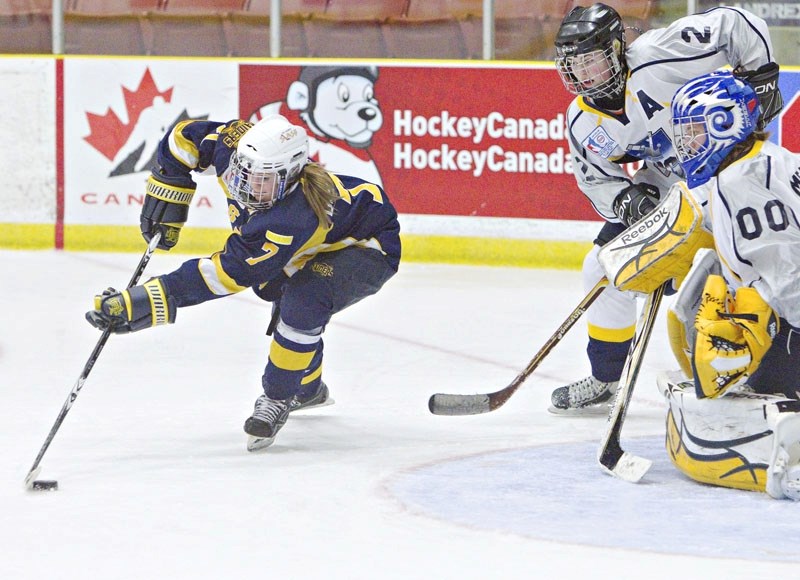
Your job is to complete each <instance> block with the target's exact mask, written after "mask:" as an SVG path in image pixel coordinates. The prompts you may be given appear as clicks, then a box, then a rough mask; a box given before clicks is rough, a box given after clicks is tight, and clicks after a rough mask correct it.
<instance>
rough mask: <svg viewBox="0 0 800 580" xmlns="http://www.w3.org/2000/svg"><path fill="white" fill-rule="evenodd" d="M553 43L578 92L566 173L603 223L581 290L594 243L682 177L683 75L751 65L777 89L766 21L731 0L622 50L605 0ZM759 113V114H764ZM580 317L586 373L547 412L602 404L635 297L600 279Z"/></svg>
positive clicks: (625, 344) (752, 77)
mask: <svg viewBox="0 0 800 580" xmlns="http://www.w3.org/2000/svg"><path fill="white" fill-rule="evenodd" d="M556 50H557V55H558V57H557V59H556V65H557V68H558V71H559V74H560V75H561V78H562V80H563V81H564V84H565V86H566V87H567V89H568V90H569V91H570V92H572V93H574V94H576V95H577V97H576V98H575V99H574V101H573V102H572V103H571V104H570V106H569V108H568V112H567V117H568V139H569V146H570V152H571V155H572V159H573V168H574V173H575V178H576V180H577V184H578V186H579V187H580V189H581V190H582V191H583V193H584V194H585V195H586V196H587V198H588V199H589V201H590V202H591V203H592V205H593V206H594V208H595V210H596V211H597V213H598V214H599V215H600V216H602V217H603V218H604V219H605V220H606V221H607V223H606V224H605V225H604V226H603V228H602V229H601V230H600V232H599V234H598V236H597V239H596V240H595V247H594V248H593V249H592V251H590V253H589V254H588V255H587V256H586V258H585V260H584V264H583V282H584V286H585V288H586V289H587V291H588V289H590V288H592V287H593V286H594V285H595V284H596V283H597V281H598V280H599V279H600V278H601V277H602V276H603V270H602V268H601V267H600V266H599V264H598V261H597V253H598V251H599V248H600V247H601V246H602V245H604V244H605V243H607V242H608V241H609V240H611V239H613V238H614V237H615V236H616V235H617V234H619V233H620V232H621V231H622V230H624V229H625V227H627V226H628V225H631V224H633V223H635V222H637V221H639V220H640V219H641V218H642V217H643V216H644V215H646V214H647V213H648V212H649V211H651V210H652V209H653V208H654V207H655V204H656V203H657V201H658V199H659V197H660V196H661V195H663V194H665V193H666V192H667V191H668V190H669V187H670V186H671V185H672V184H674V183H676V182H677V181H679V180H682V179H683V177H684V174H683V169H682V168H681V165H680V163H679V162H678V160H677V157H676V154H675V150H674V148H673V146H672V143H671V115H670V101H671V99H672V96H673V95H674V93H675V92H676V91H677V90H678V89H679V88H680V87H681V86H682V85H683V84H684V83H685V82H686V81H688V80H690V79H692V78H694V77H696V76H698V75H701V74H705V73H709V72H712V71H714V70H717V69H719V68H720V67H723V66H725V65H731V66H732V67H733V68H735V69H736V70H737V71H750V72H741V74H742V75H743V76H745V77H746V78H748V80H749V81H750V82H752V83H754V84H758V83H762V84H764V85H765V86H771V87H773V90H777V76H778V66H777V65H776V64H775V63H773V62H772V60H773V58H774V55H773V51H772V45H771V41H770V37H769V31H768V29H767V25H766V23H765V22H764V21H763V20H762V19H761V18H758V17H756V16H755V15H753V14H751V13H750V12H747V11H746V10H742V9H738V8H731V7H718V8H713V9H711V10H709V11H707V12H704V13H702V14H696V15H692V16H687V17H685V18H681V19H679V20H676V21H675V22H674V23H673V24H671V25H670V26H668V27H666V28H661V29H656V30H651V31H648V32H645V33H644V34H642V36H640V37H639V38H638V39H636V40H635V41H634V42H632V43H631V44H630V46H627V48H626V43H625V32H624V30H623V25H622V21H621V19H620V17H619V15H618V14H617V13H616V11H614V10H613V9H612V8H610V7H608V6H606V5H604V4H594V5H592V6H590V7H588V8H583V7H578V8H575V9H573V10H572V11H571V12H570V13H569V14H568V15H567V16H566V17H565V19H564V21H563V22H562V24H561V27H560V29H559V32H558V35H557V37H556ZM778 94H779V93H778ZM767 100H768V99H764V102H767ZM778 100H779V98H778ZM763 104H764V103H763V102H762V105H763ZM777 108H778V110H779V109H780V106H778V107H777ZM764 112H765V118H768V116H767V115H766V113H770V112H768V111H766V110H765V111H764ZM770 114H773V116H774V114H776V112H774V113H770ZM769 118H771V117H769ZM636 161H643V162H644V166H643V167H642V169H640V170H639V171H637V172H636V174H635V176H634V177H633V178H631V177H630V176H629V175H628V173H627V172H626V171H625V167H624V166H625V164H626V163H629V162H636ZM701 201H702V200H701ZM587 319H588V323H589V325H588V326H589V344H588V348H587V352H588V355H589V360H590V363H591V369H592V375H591V376H590V377H587V378H585V379H582V380H580V381H576V382H575V383H572V384H570V385H567V386H565V387H560V388H558V389H556V390H555V391H554V392H553V396H552V403H553V406H552V407H551V409H550V410H551V411H553V412H556V413H570V412H577V413H585V412H591V411H592V410H593V409H594V410H595V411H603V408H604V407H605V404H604V403H606V402H607V401H608V400H609V399H610V398H611V395H612V393H613V392H614V390H615V389H616V388H617V385H618V381H619V378H620V375H621V372H622V368H623V365H624V363H625V358H626V356H627V353H628V350H629V345H630V341H631V339H632V338H633V335H634V331H635V322H636V299H635V296H634V295H632V294H631V293H628V292H621V291H619V290H618V289H616V288H614V287H611V286H609V288H608V289H607V290H606V291H605V292H604V293H603V295H601V296H600V298H599V299H598V300H597V301H596V302H595V303H594V304H593V305H592V307H591V308H590V309H589V311H588V312H587ZM606 408H607V407H606Z"/></svg>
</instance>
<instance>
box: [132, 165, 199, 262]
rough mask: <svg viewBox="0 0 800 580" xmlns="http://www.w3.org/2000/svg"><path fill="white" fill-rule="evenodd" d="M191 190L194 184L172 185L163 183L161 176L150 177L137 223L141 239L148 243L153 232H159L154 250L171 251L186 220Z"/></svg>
mask: <svg viewBox="0 0 800 580" xmlns="http://www.w3.org/2000/svg"><path fill="white" fill-rule="evenodd" d="M195 187H196V186H194V184H193V185H192V187H181V186H178V185H172V184H169V183H166V179H165V178H164V177H163V176H160V175H159V176H156V175H151V176H150V178H149V179H148V180H147V191H146V195H145V198H144V205H142V213H141V217H140V219H139V221H140V226H141V230H142V236H144V239H145V240H147V242H148V243H150V240H151V239H152V238H153V236H154V235H155V234H156V232H161V241H159V243H158V248H159V249H161V250H170V249H172V248H173V247H175V244H177V243H178V236H180V233H181V228H182V227H183V224H185V223H186V218H187V217H188V216H189V204H190V203H191V201H192V196H194V190H195Z"/></svg>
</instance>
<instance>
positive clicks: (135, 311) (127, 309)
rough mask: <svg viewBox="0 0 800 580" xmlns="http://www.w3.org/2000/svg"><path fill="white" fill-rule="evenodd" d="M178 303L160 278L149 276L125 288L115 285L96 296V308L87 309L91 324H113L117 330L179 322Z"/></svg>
mask: <svg viewBox="0 0 800 580" xmlns="http://www.w3.org/2000/svg"><path fill="white" fill-rule="evenodd" d="M175 313H176V307H175V303H174V302H172V301H171V300H170V298H169V295H168V294H167V292H166V289H165V287H164V284H163V283H162V282H161V279H160V278H153V279H152V280H148V281H147V282H145V283H144V284H142V285H141V286H133V287H132V288H128V289H127V290H123V291H122V292H118V291H116V290H114V289H113V288H109V289H108V290H105V291H104V292H103V293H102V294H101V295H99V296H95V297H94V310H90V311H89V312H87V313H86V320H88V321H89V324H91V325H92V326H94V327H95V328H99V329H100V330H106V329H107V328H109V327H111V332H113V333H114V334H126V333H128V332H136V331H137V330H142V329H143V328H149V327H151V326H159V325H162V324H172V323H173V322H175Z"/></svg>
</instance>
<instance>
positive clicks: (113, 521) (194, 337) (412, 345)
mask: <svg viewBox="0 0 800 580" xmlns="http://www.w3.org/2000/svg"><path fill="white" fill-rule="evenodd" d="M184 259H186V256H175V255H170V254H163V253H159V254H157V255H156V256H154V258H153V260H152V262H151V264H150V266H149V268H148V270H147V272H146V273H145V278H147V277H148V276H150V275H156V274H159V273H165V272H168V271H170V270H172V269H173V268H174V267H176V266H177V265H178V264H179V263H180V262H181V261H182V260H184ZM137 261H138V256H136V255H132V254H87V253H82V254H73V253H66V252H55V251H52V252H0V267H2V269H3V272H4V276H3V282H2V284H0V300H2V302H1V303H2V308H0V389H1V390H0V521H2V525H0V546H2V549H1V550H0V578H2V579H9V580H17V579H19V580H27V579H31V580H33V579H36V580H39V579H43V578H53V579H73V578H74V579H78V578H81V579H82V578H103V579H143V578H148V579H151V578H157V579H192V580H200V579H206V578H208V579H223V578H225V579H227V578H233V579H242V578H246V579H253V578H268V579H275V580H290V579H305V578H309V579H317V578H319V579H395V578H396V579H403V580H405V579H412V578H413V579H416V578H424V579H454V580H456V579H457V580H470V579H478V578H491V579H494V578H498V579H515V578H520V579H521V578H525V579H531V578H637V579H639V578H644V579H650V578H653V579H660V578H665V579H666V578H669V579H673V580H674V579H686V578H706V579H709V578H726V579H734V578H742V579H744V578H748V579H753V578H793V577H797V576H798V574H800V572H798V570H800V557H799V556H797V550H796V547H795V548H794V549H793V547H792V546H793V544H794V545H795V546H796V540H797V538H798V537H800V533H798V529H799V528H800V523H796V522H800V505H796V504H793V503H790V502H779V501H775V500H770V499H769V498H767V497H766V495H763V494H757V493H749V492H741V491H733V490H725V489H720V488H712V487H707V486H701V485H699V484H696V483H693V482H690V481H688V480H687V479H685V478H684V477H682V476H681V475H679V474H678V473H677V471H676V470H675V469H674V468H672V466H671V465H670V463H669V461H668V459H667V457H666V453H665V452H664V450H663V444H662V438H663V429H664V427H663V425H664V415H665V405H664V403H663V401H662V400H661V398H660V396H659V394H658V392H657V389H656V386H655V375H656V373H657V372H658V371H659V370H661V369H665V368H667V369H671V368H675V366H676V365H675V364H674V363H673V361H672V357H671V354H670V352H669V348H668V346H667V341H666V336H665V330H664V326H663V315H662V317H660V319H659V322H658V324H657V325H656V329H655V333H654V336H653V339H652V340H651V343H650V348H649V351H648V353H647V355H646V357H645V363H644V368H643V371H642V374H641V376H640V380H639V383H638V385H637V387H636V391H635V394H634V398H633V403H632V406H631V409H630V411H629V413H628V417H627V420H626V423H625V426H624V429H623V446H625V447H626V448H629V449H630V450H631V451H634V452H635V453H637V454H640V455H643V456H646V457H648V458H649V459H652V460H653V461H654V465H653V468H652V469H651V472H649V473H648V474H647V475H646V476H645V477H644V479H643V481H642V483H641V484H638V485H634V484H629V483H625V482H622V481H619V480H616V479H614V478H611V477H609V476H607V475H605V474H603V473H602V472H601V471H600V469H599V468H598V467H597V466H596V465H595V453H596V449H597V444H598V442H599V439H600V437H601V435H602V433H603V429H604V425H605V418H603V417H593V418H565V417H555V416H552V415H549V414H548V413H547V412H546V410H545V409H546V407H547V404H548V400H549V396H550V391H551V390H552V389H553V388H554V387H556V386H560V385H562V384H565V383H566V382H569V381H571V380H574V379H577V378H581V377H583V376H585V375H586V374H587V372H588V368H589V367H588V361H587V360H586V357H585V354H584V349H585V325H584V324H583V323H582V322H579V323H578V324H577V325H576V327H575V328H574V329H573V330H572V331H571V332H570V334H568V335H567V336H566V338H565V339H564V340H563V341H562V342H561V344H559V345H558V346H557V347H556V349H555V350H554V351H553V352H552V353H551V355H550V356H549V357H548V358H547V359H546V360H545V361H544V362H543V364H542V365H541V367H540V368H539V369H538V370H537V371H536V372H535V373H534V374H533V375H532V376H531V377H530V379H529V380H528V382H527V383H526V384H525V385H524V386H523V387H522V388H521V389H520V390H519V391H518V392H517V393H516V394H515V395H514V397H513V398H512V399H510V400H509V401H508V402H507V403H506V405H505V406H503V407H502V408H501V409H499V410H497V411H495V412H492V413H488V414H485V415H480V416H473V417H437V416H433V415H431V414H430V413H429V412H428V409H427V400H428V397H429V396H430V395H431V394H432V393H434V392H451V393H476V392H489V391H494V390H497V389H500V388H502V387H504V386H505V385H507V384H508V383H509V382H510V381H511V380H512V379H513V378H514V376H515V375H516V374H517V373H518V372H519V370H520V369H522V368H523V367H524V366H525V365H526V364H527V362H528V361H529V360H530V358H531V357H532V356H533V354H534V353H535V352H536V351H537V350H538V349H539V347H540V346H541V345H542V344H543V343H544V342H545V340H547V338H549V336H550V335H551V334H552V333H553V331H554V330H555V329H556V328H557V326H558V325H559V324H560V323H561V322H562V321H563V319H564V318H565V317H566V316H567V315H568V314H569V313H570V312H571V310H572V309H573V307H574V306H575V304H577V302H578V301H579V300H580V298H581V297H582V294H583V292H582V290H581V288H580V282H579V273H578V272H573V271H567V272H562V271H543V270H525V269H495V268H471V267H455V266H436V265H419V264H404V265H403V266H402V269H401V272H400V273H399V274H398V275H397V276H396V277H395V278H394V279H393V280H391V281H390V282H389V283H388V285H387V286H386V287H385V288H384V289H383V290H382V291H381V292H380V293H379V294H378V295H376V296H374V297H372V298H369V299H367V300H366V301H364V302H362V303H360V304H357V305H355V306H353V307H352V308H351V309H350V310H348V311H345V312H343V313H341V314H339V315H338V316H337V317H335V318H334V320H333V322H332V323H331V324H330V326H329V327H328V329H327V331H326V334H325V352H326V364H325V380H326V382H327V383H328V384H329V386H330V388H331V391H332V394H333V397H334V398H335V399H336V404H335V405H333V406H330V407H326V408H323V409H318V410H316V411H313V410H312V411H308V412H304V413H303V414H299V413H298V414H295V415H293V416H292V417H291V418H290V420H289V422H288V423H287V425H286V427H285V428H284V429H283V430H282V431H281V432H280V434H279V436H278V438H277V440H276V442H275V444H274V445H273V447H271V448H270V449H269V450H267V451H266V452H264V453H260V454H248V453H247V452H246V451H245V436H244V434H243V432H242V430H241V428H242V423H243V421H244V419H245V418H246V417H247V416H248V415H249V413H250V411H251V408H252V403H253V401H254V400H255V398H256V396H257V395H258V394H259V391H260V376H261V373H262V370H263V366H264V363H265V360H266V354H267V349H268V345H269V342H268V338H267V337H266V336H265V335H264V331H265V328H266V325H267V321H268V317H269V309H268V308H267V307H266V305H264V304H263V303H260V302H259V301H258V300H257V299H256V298H255V297H254V296H253V295H252V294H251V293H243V294H241V295H237V296H233V297H228V298H225V299H222V300H218V301H215V302H212V303H208V304H204V305H200V306H197V307H194V308H190V309H184V310H181V311H179V313H178V320H177V324H176V325H174V326H172V327H167V328H157V329H153V330H149V331H143V332H140V333H137V334H133V335H129V336H112V337H111V339H110V340H109V342H108V345H107V346H106V348H105V350H104V351H103V353H102V355H101V356H100V358H99V360H98V362H97V365H96V367H95V368H94V370H93V371H92V373H91V374H90V376H89V379H88V380H87V382H86V385H85V386H84V388H83V390H82V391H81V392H80V394H79V397H78V399H77V400H76V401H75V404H74V406H73V407H72V409H71V410H70V412H69V414H68V416H67V418H66V421H65V422H64V424H63V425H62V427H61V429H60V430H59V431H58V433H57V434H56V437H55V439H54V441H53V444H52V445H51V447H50V449H49V450H48V451H47V454H46V455H45V457H44V460H43V461H42V467H43V470H42V473H41V476H40V478H41V479H57V480H58V481H59V485H60V490H59V491H57V492H49V493H45V492H39V493H33V492H26V491H24V490H23V485H22V482H23V479H24V477H25V475H26V473H27V472H28V469H29V468H30V466H31V464H32V463H33V460H34V459H35V457H36V454H37V453H38V451H39V449H40V447H41V445H42V444H43V443H44V440H45V437H46V435H47V433H48V431H49V430H50V428H51V426H52V425H53V422H54V420H55V419H56V416H57V414H58V412H59V410H60V409H61V407H62V405H63V403H64V401H65V399H66V397H67V395H68V394H69V392H70V390H71V389H72V387H73V384H74V383H75V381H76V379H77V377H78V375H79V374H80V371H81V369H82V368H83V365H84V363H85V362H86V360H87V358H88V356H89V353H90V352H91V350H92V348H93V346H94V345H95V343H96V341H97V339H98V337H99V333H98V332H97V331H96V330H95V329H93V328H91V327H90V326H89V325H88V324H87V323H86V322H84V320H83V314H84V312H85V310H87V309H88V308H89V307H90V306H91V303H92V296H93V295H94V294H95V293H97V292H99V291H100V290H102V289H104V288H105V287H107V286H116V287H122V286H124V285H125V284H126V283H127V281H128V279H129V278H130V275H131V272H132V270H133V268H134V266H135V265H136V262H137ZM662 310H663V308H662Z"/></svg>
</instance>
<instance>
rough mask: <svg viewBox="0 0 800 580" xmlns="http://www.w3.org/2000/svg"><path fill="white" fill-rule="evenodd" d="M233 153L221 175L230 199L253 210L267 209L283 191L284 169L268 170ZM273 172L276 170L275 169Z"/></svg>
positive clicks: (284, 189) (279, 197)
mask: <svg viewBox="0 0 800 580" xmlns="http://www.w3.org/2000/svg"><path fill="white" fill-rule="evenodd" d="M265 165H266V164H263V163H258V162H256V161H254V160H252V159H248V157H247V156H246V155H243V154H242V153H240V152H238V151H234V153H233V155H231V161H230V164H229V165H228V169H227V171H226V173H225V177H224V179H225V184H226V185H227V186H228V192H229V193H230V194H231V196H232V197H233V198H234V199H235V200H236V201H238V202H239V203H241V204H242V205H244V206H245V207H249V208H250V209H254V210H263V209H269V208H271V207H272V206H273V205H274V204H275V202H277V201H279V200H281V199H283V197H284V195H285V194H286V191H287V187H286V185H287V183H286V182H287V179H286V169H277V168H268V167H265ZM276 169H277V170H276Z"/></svg>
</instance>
